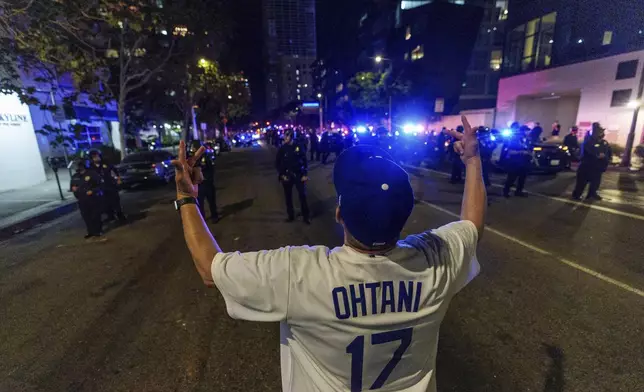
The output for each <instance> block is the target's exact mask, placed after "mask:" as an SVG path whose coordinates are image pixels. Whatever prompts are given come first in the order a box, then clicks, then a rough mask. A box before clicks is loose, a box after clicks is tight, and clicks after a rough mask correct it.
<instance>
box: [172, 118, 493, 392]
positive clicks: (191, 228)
mask: <svg viewBox="0 0 644 392" xmlns="http://www.w3.org/2000/svg"><path fill="white" fill-rule="evenodd" d="M463 122H464V124H465V132H464V133H463V134H457V133H454V135H453V136H454V137H456V138H458V142H457V143H455V148H456V150H457V151H458V153H459V155H460V157H461V159H462V160H463V162H464V164H465V167H466V181H465V192H464V194H463V204H462V207H461V219H462V220H461V221H459V222H454V223H450V224H448V225H446V226H442V227H440V228H438V229H435V230H428V231H424V232H422V233H419V234H417V235H410V236H408V237H407V238H405V239H403V240H400V239H399V237H400V235H401V232H402V229H403V227H404V226H405V223H406V221H407V219H408V218H409V216H410V214H411V212H412V209H413V207H414V196H413V190H412V187H411V185H410V183H409V177H408V175H407V173H406V172H405V171H404V170H403V169H402V168H401V167H400V166H398V165H397V164H396V163H395V162H393V161H392V160H391V159H390V157H389V156H388V154H387V153H386V152H385V151H383V150H381V149H378V148H377V147H373V146H366V145H365V146H357V147H353V148H350V149H348V150H346V151H345V152H344V153H343V154H342V155H340V157H339V158H338V160H337V161H336V163H335V168H334V184H335V188H336V192H337V194H338V206H337V207H336V210H335V217H336V221H337V222H338V223H339V224H340V225H341V226H342V228H343V230H344V245H343V246H341V247H337V248H334V249H329V248H327V247H326V246H287V247H283V248H280V249H275V250H262V251H259V252H247V253H242V252H231V253H224V252H222V250H221V249H220V247H219V245H218V244H217V241H216V240H215V239H214V238H213V236H212V234H211V233H210V231H209V229H208V226H207V225H206V224H205V222H204V220H203V218H202V217H201V214H200V213H199V210H198V208H197V207H196V206H195V205H194V203H195V196H196V193H197V187H198V186H196V185H195V183H194V182H192V180H191V173H192V167H193V165H194V160H193V159H186V157H185V153H183V154H182V155H180V156H179V159H178V160H177V161H175V162H174V165H175V167H177V176H176V181H177V198H178V200H177V201H176V202H175V206H176V207H177V208H179V210H180V214H181V221H182V224H183V229H184V235H185V239H186V242H187V244H188V249H189V250H190V253H191V255H192V258H193V261H194V263H195V266H196V268H197V271H198V272H199V274H200V275H201V278H202V279H203V281H204V283H205V284H206V285H208V286H211V287H212V286H216V287H217V288H218V289H219V291H220V292H221V294H222V296H223V298H224V300H225V301H226V309H227V312H228V314H229V315H230V316H231V317H233V318H235V319H243V320H250V321H264V322H276V321H279V322H281V328H280V335H281V336H280V337H281V339H280V341H281V368H282V390H283V391H286V392H290V391H297V392H308V391H349V390H351V391H363V390H367V389H370V390H378V389H381V388H382V389H383V390H387V391H400V390H414V391H430V392H434V391H436V351H437V346H438V331H439V327H440V324H441V321H442V320H443V317H444V315H445V312H446V311H447V307H448V306H449V303H450V301H451V299H452V298H453V297H454V296H455V295H456V294H457V293H458V292H459V291H460V290H461V289H463V287H465V286H466V285H467V284H468V282H470V281H471V280H472V279H473V278H474V277H475V276H476V275H477V274H478V272H479V269H480V268H479V264H478V261H477V260H476V247H477V242H478V240H479V238H480V236H481V234H482V231H483V222H484V218H485V209H486V194H485V185H484V184H483V180H482V173H481V160H480V158H479V154H478V143H477V140H476V132H475V130H474V129H472V127H471V126H470V125H469V124H468V123H467V120H466V119H465V118H464V117H463ZM182 143H183V142H182Z"/></svg>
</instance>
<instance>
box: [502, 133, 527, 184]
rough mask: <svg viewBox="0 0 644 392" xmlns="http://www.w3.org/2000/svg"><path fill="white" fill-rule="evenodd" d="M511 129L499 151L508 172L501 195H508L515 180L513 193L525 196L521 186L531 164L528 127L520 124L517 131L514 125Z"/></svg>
mask: <svg viewBox="0 0 644 392" xmlns="http://www.w3.org/2000/svg"><path fill="white" fill-rule="evenodd" d="M513 125H514V124H513ZM512 129H513V133H512V136H511V137H510V138H509V140H508V141H507V143H506V144H505V145H504V146H503V152H502V153H501V159H502V161H503V163H504V167H505V170H506V172H507V173H508V176H507V178H506V180H505V186H504V187H503V196H505V197H510V188H511V187H512V186H513V185H514V183H515V182H516V183H517V187H516V190H515V192H514V195H515V196H519V197H527V196H528V194H527V193H525V192H524V191H523V187H524V186H525V180H526V178H527V176H528V172H530V165H531V164H532V145H531V144H530V140H529V138H530V135H529V133H530V128H528V127H526V126H522V127H520V128H519V129H518V131H517V128H516V126H513V127H512Z"/></svg>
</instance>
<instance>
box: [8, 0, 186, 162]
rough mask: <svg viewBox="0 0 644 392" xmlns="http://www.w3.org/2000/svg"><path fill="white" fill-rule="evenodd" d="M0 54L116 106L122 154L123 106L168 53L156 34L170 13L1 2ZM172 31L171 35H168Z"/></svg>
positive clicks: (130, 4)
mask: <svg viewBox="0 0 644 392" xmlns="http://www.w3.org/2000/svg"><path fill="white" fill-rule="evenodd" d="M0 6H1V7H2V9H1V10H0V12H1V13H2V15H3V17H2V18H0V27H2V29H3V30H4V31H5V39H4V41H5V42H4V43H7V44H8V45H7V46H3V47H9V48H11V49H10V50H9V51H8V52H5V53H3V55H4V56H5V57H8V58H10V59H11V60H12V61H13V63H14V64H18V66H19V67H20V68H21V69H22V70H27V71H29V70H30V67H32V66H33V65H34V64H36V63H40V64H41V65H42V66H44V67H46V68H49V67H51V68H53V69H54V70H55V71H56V74H58V75H62V74H65V73H69V74H71V75H72V77H73V80H74V82H75V84H76V86H77V88H78V90H79V91H82V92H86V93H88V94H90V97H91V100H92V101H93V102H95V103H101V102H105V101H106V100H109V99H114V100H115V101H116V104H117V111H118V118H119V130H120V139H121V146H122V151H121V153H122V155H123V156H124V155H125V148H124V147H125V130H126V127H127V117H126V112H125V110H126V105H127V104H128V99H129V98H130V96H131V94H132V93H133V92H135V91H136V90H137V89H140V88H142V87H143V86H144V85H145V84H146V83H148V82H149V81H150V79H151V78H152V77H153V76H154V75H156V74H158V73H159V72H160V71H161V69H162V68H163V66H164V65H165V63H166V62H167V61H168V59H169V58H170V56H171V55H172V49H173V45H174V38H176V36H177V35H181V34H183V33H184V30H182V29H179V30H178V34H175V35H171V36H170V37H167V36H166V35H167V31H166V35H163V34H161V33H162V32H163V31H165V30H163V28H164V26H165V22H166V21H167V20H171V18H170V17H169V14H168V13H167V12H165V11H164V10H163V9H161V8H158V7H155V6H151V5H148V4H146V3H144V2H141V1H136V0H134V1H133V0H96V1H94V2H86V1H83V0H66V1H15V2H9V1H6V2H2V3H0ZM173 33H174V31H173Z"/></svg>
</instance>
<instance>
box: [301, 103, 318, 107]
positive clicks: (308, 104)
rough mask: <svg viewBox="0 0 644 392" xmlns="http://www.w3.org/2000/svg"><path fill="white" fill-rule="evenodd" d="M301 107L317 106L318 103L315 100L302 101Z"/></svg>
mask: <svg viewBox="0 0 644 392" xmlns="http://www.w3.org/2000/svg"><path fill="white" fill-rule="evenodd" d="M302 107H303V108H319V107H320V104H319V103H317V102H304V103H303V104H302Z"/></svg>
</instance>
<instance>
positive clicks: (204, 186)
mask: <svg viewBox="0 0 644 392" xmlns="http://www.w3.org/2000/svg"><path fill="white" fill-rule="evenodd" d="M200 147H201V142H200V141H199V140H193V141H192V143H191V145H190V151H189V154H188V155H189V156H193V155H194V154H196V152H197V151H198V150H199V148H200ZM195 167H196V168H198V170H200V171H201V178H202V182H201V183H200V184H199V194H198V196H197V200H198V202H199V211H200V212H201V216H202V217H203V218H204V220H205V219H206V202H208V207H209V208H210V219H211V221H212V223H217V222H219V214H218V213H217V195H216V193H215V154H214V153H212V152H211V151H206V153H204V154H203V155H202V156H201V158H199V161H198V162H197V163H196V165H195Z"/></svg>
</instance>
